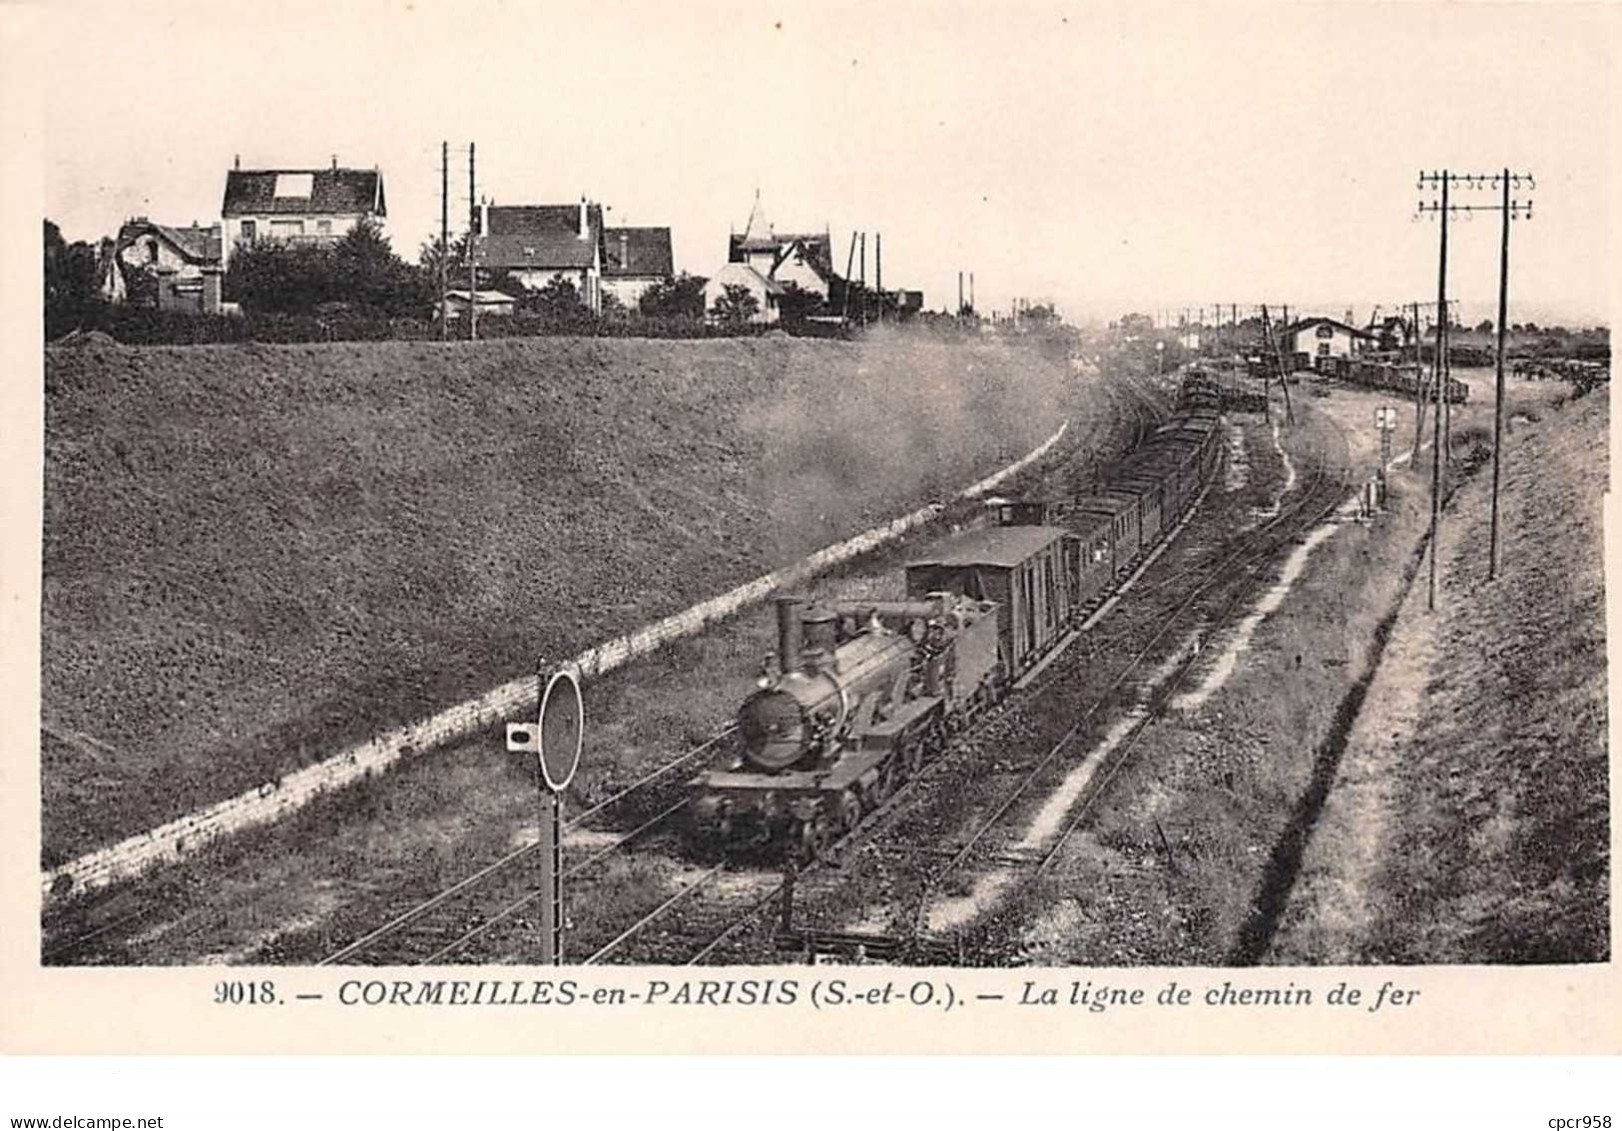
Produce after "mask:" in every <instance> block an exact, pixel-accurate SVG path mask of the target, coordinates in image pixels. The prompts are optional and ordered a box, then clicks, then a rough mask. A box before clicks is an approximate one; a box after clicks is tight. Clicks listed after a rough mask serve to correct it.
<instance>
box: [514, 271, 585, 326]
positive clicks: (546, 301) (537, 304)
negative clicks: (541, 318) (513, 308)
mask: <svg viewBox="0 0 1622 1131" xmlns="http://www.w3.org/2000/svg"><path fill="white" fill-rule="evenodd" d="M524 305H525V307H526V309H530V310H534V311H536V312H537V313H540V314H547V315H551V316H553V317H567V316H569V315H578V314H580V313H581V312H582V309H583V308H582V307H581V305H580V288H579V287H577V286H575V285H574V283H572V282H571V281H570V280H568V279H566V278H564V277H563V276H562V275H554V276H552V278H551V281H549V282H548V283H547V284H546V286H544V287H542V288H541V289H540V290H538V291H532V292H530V295H529V300H528V301H527V302H526V303H525V304H524Z"/></svg>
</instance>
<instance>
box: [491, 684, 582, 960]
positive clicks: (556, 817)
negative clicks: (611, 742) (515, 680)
mask: <svg viewBox="0 0 1622 1131" xmlns="http://www.w3.org/2000/svg"><path fill="white" fill-rule="evenodd" d="M541 683H542V685H543V690H542V692H541V706H540V713H539V715H538V716H537V717H536V721H535V722H533V723H508V724H507V749H508V750H509V751H513V752H516V753H530V752H533V753H534V755H535V759H536V762H537V763H538V764H539V767H538V768H539V773H538V774H537V775H536V776H537V778H538V780H539V793H540V818H541V822H540V823H541V830H540V842H539V843H540V846H541V850H542V851H541V855H542V857H543V860H542V864H541V964H542V965H543V966H557V965H561V964H562V962H563V791H564V790H565V789H568V788H569V782H570V781H572V780H573V778H574V773H575V770H576V769H577V768H578V767H579V765H580V748H581V745H582V743H583V740H584V738H585V714H586V712H585V706H584V704H583V703H582V702H581V700H580V681H579V680H577V679H576V678H575V676H574V673H573V672H571V671H568V670H564V671H559V672H554V673H553V674H552V676H551V677H550V678H545V677H544V676H543V677H542V680H541Z"/></svg>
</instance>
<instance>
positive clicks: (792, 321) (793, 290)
mask: <svg viewBox="0 0 1622 1131" xmlns="http://www.w3.org/2000/svg"><path fill="white" fill-rule="evenodd" d="M752 297H753V296H751V298H752ZM821 306H822V296H821V295H819V294H817V292H815V291H808V290H806V289H805V288H804V287H802V286H800V285H799V284H798V283H793V282H789V283H784V284H783V293H782V294H781V295H779V296H778V298H777V309H778V310H779V311H781V312H782V317H783V321H784V322H785V323H786V324H788V325H790V326H798V325H800V324H801V323H803V322H804V321H805V319H806V316H807V315H809V314H810V313H811V312H812V311H814V310H817V309H818V308H820V307H821Z"/></svg>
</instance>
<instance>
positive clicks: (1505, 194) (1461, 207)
mask: <svg viewBox="0 0 1622 1131" xmlns="http://www.w3.org/2000/svg"><path fill="white" fill-rule="evenodd" d="M1450 182H1451V183H1453V184H1462V185H1463V186H1464V187H1466V188H1470V189H1484V188H1496V189H1499V190H1500V191H1501V193H1502V196H1501V199H1500V202H1499V203H1497V204H1454V205H1449V204H1448V199H1447V191H1448V185H1449V183H1450ZM1437 183H1440V184H1441V186H1442V201H1441V203H1440V204H1439V205H1438V204H1435V203H1432V204H1430V205H1427V204H1425V203H1424V202H1423V201H1421V202H1420V205H1419V211H1420V212H1421V213H1425V212H1440V213H1441V214H1442V249H1443V251H1442V255H1443V264H1442V270H1443V278H1444V279H1445V277H1446V269H1447V264H1446V255H1447V250H1446V249H1447V216H1448V213H1449V212H1498V213H1501V214H1502V232H1501V235H1500V243H1499V249H1498V335H1497V337H1498V349H1497V359H1496V374H1495V377H1496V380H1495V387H1494V397H1493V446H1492V522H1491V535H1490V544H1489V546H1488V551H1487V578H1488V580H1489V581H1491V580H1495V579H1496V578H1497V577H1498V567H1499V564H1500V562H1499V545H1498V495H1499V487H1500V483H1501V476H1502V464H1501V459H1502V452H1501V449H1502V448H1503V443H1504V322H1505V320H1506V319H1507V318H1508V317H1509V222H1510V221H1511V220H1518V219H1522V218H1524V219H1527V220H1530V219H1531V218H1532V201H1531V200H1530V199H1528V200H1527V201H1526V202H1525V203H1524V204H1523V203H1522V202H1521V201H1519V200H1515V199H1513V198H1512V197H1511V196H1510V189H1511V188H1520V187H1522V186H1523V185H1524V186H1525V187H1526V188H1527V189H1528V190H1529V191H1533V190H1536V188H1537V181H1536V180H1535V179H1534V178H1533V176H1532V174H1531V173H1530V172H1528V173H1511V172H1510V171H1509V170H1508V169H1505V170H1503V172H1501V173H1450V172H1448V171H1447V170H1443V171H1442V172H1441V173H1440V174H1437V173H1431V174H1429V175H1426V174H1425V173H1421V174H1420V175H1419V188H1420V189H1421V191H1423V190H1424V188H1425V187H1426V186H1427V185H1434V184H1437ZM1437 317H1438V318H1439V319H1440V320H1441V321H1440V328H1439V330H1438V335H1439V336H1438V338H1437V352H1438V358H1437V360H1438V362H1439V363H1442V364H1446V362H1445V360H1444V359H1446V357H1447V332H1448V324H1449V323H1450V322H1451V321H1452V320H1451V318H1449V316H1448V308H1447V301H1446V294H1445V290H1444V293H1443V294H1442V295H1441V296H1440V297H1439V298H1438V300H1437ZM1439 378H1440V375H1439ZM1438 403H1440V402H1438ZM1449 403H1450V404H1451V402H1449ZM1450 415H1451V413H1450ZM1433 538H1434V535H1433ZM1434 573H1435V559H1434V555H1433V558H1432V574H1433V580H1432V586H1431V588H1432V592H1433V594H1434V591H1435V582H1434ZM1433 606H1434V602H1433Z"/></svg>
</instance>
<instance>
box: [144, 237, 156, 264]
mask: <svg viewBox="0 0 1622 1131" xmlns="http://www.w3.org/2000/svg"><path fill="white" fill-rule="evenodd" d="M146 261H147V262H148V263H156V262H157V261H158V241H157V240H147V241H146Z"/></svg>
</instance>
